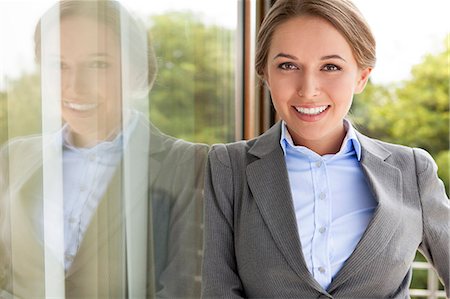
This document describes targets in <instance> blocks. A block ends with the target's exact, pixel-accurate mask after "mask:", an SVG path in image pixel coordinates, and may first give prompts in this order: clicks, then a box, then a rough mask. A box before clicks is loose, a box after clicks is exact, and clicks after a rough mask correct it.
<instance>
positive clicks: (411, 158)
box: [361, 135, 436, 174]
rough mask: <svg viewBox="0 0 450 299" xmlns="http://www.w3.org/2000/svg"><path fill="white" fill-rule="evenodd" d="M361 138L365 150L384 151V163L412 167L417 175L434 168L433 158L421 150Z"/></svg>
mask: <svg viewBox="0 0 450 299" xmlns="http://www.w3.org/2000/svg"><path fill="white" fill-rule="evenodd" d="M362 136H363V137H362V138H361V141H363V144H364V145H365V148H366V149H367V150H369V151H374V148H377V147H378V148H379V149H382V150H384V151H385V152H387V153H388V154H387V158H386V161H387V162H390V163H391V164H394V165H396V166H397V167H400V168H405V169H409V168H410V167H411V166H413V165H414V167H415V173H417V174H420V173H422V172H424V171H425V170H427V169H428V168H429V167H432V168H435V165H436V163H435V162H434V159H433V157H432V156H431V155H430V154H429V153H428V152H427V151H426V150H424V149H422V148H416V147H409V146H405V145H401V144H395V143H389V142H386V141H382V140H378V139H373V138H369V137H367V136H364V135H362ZM377 150H378V149H377ZM378 152H379V150H378Z"/></svg>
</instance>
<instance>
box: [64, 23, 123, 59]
mask: <svg viewBox="0 0 450 299" xmlns="http://www.w3.org/2000/svg"><path fill="white" fill-rule="evenodd" d="M60 41H61V50H65V51H69V50H70V51H75V52H76V51H79V52H83V51H107V52H114V51H116V50H118V46H119V45H118V35H117V33H116V32H114V31H113V30H112V28H111V27H110V26H108V25H106V24H105V23H103V22H100V21H96V20H95V19H92V18H89V17H82V16H74V17H67V18H64V19H62V20H61V23H60Z"/></svg>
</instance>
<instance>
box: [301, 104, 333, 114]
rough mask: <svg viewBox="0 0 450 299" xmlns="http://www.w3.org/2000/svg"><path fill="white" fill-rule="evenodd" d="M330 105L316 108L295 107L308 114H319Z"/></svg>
mask: <svg viewBox="0 0 450 299" xmlns="http://www.w3.org/2000/svg"><path fill="white" fill-rule="evenodd" d="M327 108H328V106H320V107H314V108H303V107H295V109H296V110H297V111H298V112H300V113H302V114H308V115H317V114H320V113H322V112H324V111H325V109H327Z"/></svg>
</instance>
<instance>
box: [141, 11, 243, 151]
mask: <svg viewBox="0 0 450 299" xmlns="http://www.w3.org/2000/svg"><path fill="white" fill-rule="evenodd" d="M151 24H152V25H151V28H150V31H151V36H152V41H153V45H154V48H155V52H156V54H157V56H158V60H159V74H158V77H157V79H156V84H155V86H154V87H153V90H152V92H151V94H150V118H151V120H152V121H153V122H154V123H155V124H156V125H157V126H158V127H159V128H161V129H162V130H163V131H164V132H166V133H168V134H170V135H173V136H176V137H180V138H184V139H188V140H191V141H195V142H205V143H217V142H227V141H232V140H233V139H234V138H233V137H234V124H235V115H234V110H235V109H234V98H235V93H234V73H235V70H234V67H235V65H234V63H235V62H234V61H235V58H234V55H235V52H236V51H235V48H234V32H233V31H231V30H228V29H225V28H222V27H218V26H215V25H210V26H208V25H205V24H203V23H202V22H201V21H200V17H199V16H198V15H195V14H192V13H190V12H172V13H166V14H164V15H157V16H152V17H151Z"/></svg>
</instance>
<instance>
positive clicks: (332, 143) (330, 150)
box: [291, 125, 347, 156]
mask: <svg viewBox="0 0 450 299" xmlns="http://www.w3.org/2000/svg"><path fill="white" fill-rule="evenodd" d="M346 134H347V132H346V130H345V127H344V125H342V127H340V128H338V129H337V130H335V131H334V132H333V133H332V134H329V135H327V136H324V137H323V138H321V139H304V138H295V139H294V136H292V134H291V136H292V138H293V142H294V144H295V145H297V146H304V147H307V148H309V149H310V150H312V151H313V152H315V153H317V154H318V155H320V156H323V155H329V154H336V153H338V152H339V150H340V149H341V146H342V142H344V138H345V135H346Z"/></svg>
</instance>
